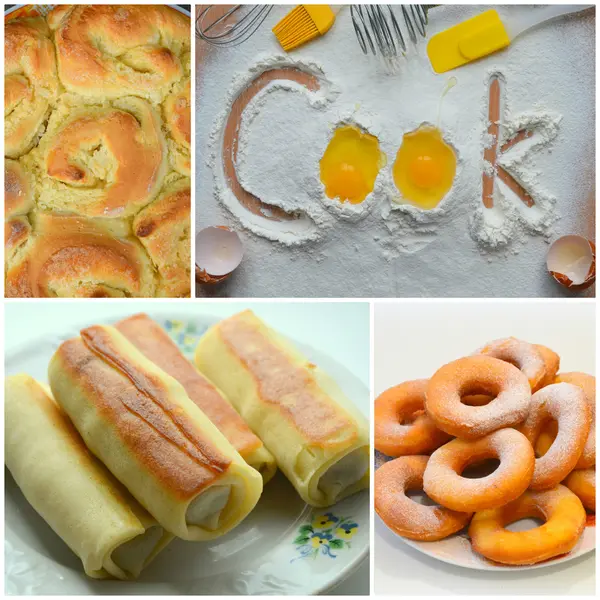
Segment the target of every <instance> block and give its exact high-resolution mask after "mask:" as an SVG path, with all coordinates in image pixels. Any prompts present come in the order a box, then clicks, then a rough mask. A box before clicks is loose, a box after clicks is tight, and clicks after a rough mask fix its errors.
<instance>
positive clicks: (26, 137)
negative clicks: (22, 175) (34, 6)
mask: <svg viewBox="0 0 600 600" xmlns="http://www.w3.org/2000/svg"><path fill="white" fill-rule="evenodd" d="M49 36H50V31H49V29H48V26H47V25H46V22H45V21H44V19H42V18H30V19H18V20H14V21H9V22H8V23H7V24H6V26H5V29H4V154H5V155H6V156H8V157H10V158H17V157H19V156H21V155H23V154H25V153H26V152H28V151H29V150H30V149H31V147H32V146H33V145H34V143H36V142H37V139H39V136H40V135H41V134H42V129H43V123H44V120H45V119H46V118H47V116H48V112H49V110H50V104H51V102H53V101H54V99H55V98H56V96H57V94H58V78H57V74H56V60H55V53H54V46H53V44H52V41H51V40H50V37H49Z"/></svg>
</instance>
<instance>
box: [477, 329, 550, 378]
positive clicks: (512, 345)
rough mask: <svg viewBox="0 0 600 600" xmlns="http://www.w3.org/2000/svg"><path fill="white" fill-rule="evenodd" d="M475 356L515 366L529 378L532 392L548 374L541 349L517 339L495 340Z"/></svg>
mask: <svg viewBox="0 0 600 600" xmlns="http://www.w3.org/2000/svg"><path fill="white" fill-rule="evenodd" d="M475 354H483V355H484V356H492V357H494V358H498V359H499V360H503V361H505V362H508V363H510V364H512V365H514V366H515V367H517V368H518V369H520V370H521V372H522V373H523V374H524V375H525V376H526V377H527V379H528V380H529V385H530V386H531V389H532V390H536V389H537V388H538V387H539V384H540V382H541V381H542V380H543V379H544V376H545V374H546V363H545V362H544V357H543V356H542V353H541V352H540V351H539V349H538V348H537V347H536V346H534V345H533V344H530V343H529V342H525V341H523V340H518V339H517V338H513V337H510V338H503V339H501V340H494V341H492V342H489V343H487V344H486V345H485V346H484V347H483V348H481V349H479V350H477V352H476V353H475Z"/></svg>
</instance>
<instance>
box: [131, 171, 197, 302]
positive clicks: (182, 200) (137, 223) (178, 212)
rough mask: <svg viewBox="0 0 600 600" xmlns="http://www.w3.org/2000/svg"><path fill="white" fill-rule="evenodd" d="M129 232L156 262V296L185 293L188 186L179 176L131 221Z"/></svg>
mask: <svg viewBox="0 0 600 600" xmlns="http://www.w3.org/2000/svg"><path fill="white" fill-rule="evenodd" d="M133 232H134V234H135V236H136V237H137V238H138V239H139V240H140V242H141V243H142V245H143V246H144V248H146V252H148V255H149V256H150V258H151V259H152V262H153V263H154V264H155V265H156V268H157V269H158V275H159V290H158V293H157V295H159V296H167V297H171V298H172V297H181V296H189V293H190V286H189V279H190V188H189V185H188V182H187V180H185V179H180V180H178V181H177V182H175V183H174V184H172V185H171V186H169V187H167V188H166V189H165V191H164V192H163V193H162V194H161V195H160V197H159V198H157V199H156V200H155V201H154V202H152V203H151V204H149V205H148V206H146V208H144V209H143V210H141V211H140V212H139V213H138V214H137V215H136V216H135V218H134V220H133Z"/></svg>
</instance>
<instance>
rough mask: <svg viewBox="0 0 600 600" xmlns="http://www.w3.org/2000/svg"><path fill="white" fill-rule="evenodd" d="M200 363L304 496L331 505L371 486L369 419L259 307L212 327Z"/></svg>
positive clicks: (198, 358) (313, 502) (201, 345)
mask: <svg viewBox="0 0 600 600" xmlns="http://www.w3.org/2000/svg"><path fill="white" fill-rule="evenodd" d="M196 366H197V367H198V368H199V369H200V371H201V372H202V373H203V374H204V375H206V376H207V377H208V378H209V379H210V380H211V381H212V382H213V383H214V384H215V385H216V386H217V387H218V388H219V389H221V390H222V391H223V393H224V394H225V395H226V397H227V398H228V399H229V401H230V402H231V403H232V404H233V406H234V407H235V408H236V409H237V411H238V412H239V413H240V415H241V416H242V418H243V419H244V421H246V423H248V425H250V427H251V428H252V429H253V431H254V432H255V433H256V434H257V435H258V436H259V437H260V438H261V439H262V441H263V442H264V444H265V446H266V447H267V448H268V449H269V451H270V452H271V453H272V454H273V456H274V457H275V460H276V462H277V466H278V467H279V468H280V469H281V470H282V471H283V472H284V473H285V475H286V476H287V478H288V479H289V480H290V482H291V483H292V484H293V486H294V487H295V488H296V490H297V491H298V493H299V494H300V496H301V497H302V499H303V500H304V501H305V502H307V503H308V504H311V505H313V506H329V505H331V504H334V503H335V502H337V501H338V500H341V499H342V498H344V497H346V496H349V495H350V494H353V493H355V492H357V491H359V490H362V489H365V488H367V487H368V486H369V429H368V424H367V422H366V419H365V418H364V417H363V416H362V415H361V414H360V413H359V412H358V410H357V409H356V408H355V407H354V406H353V405H352V403H351V402H350V401H349V400H348V399H347V398H346V396H345V395H344V394H343V392H342V391H341V390H340V389H339V387H338V386H337V385H336V384H335V382H334V381H333V380H332V379H331V378H330V377H329V376H328V375H326V374H325V373H324V372H323V371H321V369H319V368H318V367H317V366H316V365H314V364H312V363H310V362H309V361H308V360H307V359H306V358H305V357H304V356H302V355H301V354H300V353H299V352H298V351H297V350H296V349H295V348H293V347H292V346H291V345H290V344H289V343H288V342H287V341H286V340H284V339H283V338H282V337H281V336H279V335H278V334H277V333H276V332H275V331H273V330H272V329H270V328H269V327H267V325H265V324H264V323H263V322H262V321H261V320H260V319H259V318H258V317H256V316H255V315H254V313H252V312H251V311H249V310H247V311H244V312H242V313H239V314H237V315H235V316H233V317H230V318H228V319H225V320H223V321H221V322H220V323H218V324H216V325H215V326H213V327H212V328H211V329H209V330H208V332H207V333H206V334H205V335H204V336H203V337H202V338H201V339H200V342H199V344H198V347H197V349H196Z"/></svg>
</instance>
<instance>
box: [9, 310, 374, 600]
mask: <svg viewBox="0 0 600 600" xmlns="http://www.w3.org/2000/svg"><path fill="white" fill-rule="evenodd" d="M175 311H176V309H175V307H174V312H175ZM149 312H150V315H151V316H152V317H153V318H154V319H156V320H157V321H158V322H160V323H161V324H162V325H163V326H165V328H167V329H168V331H169V333H170V334H171V336H172V337H173V339H175V341H176V342H177V343H178V344H179V346H180V347H181V348H182V350H183V351H184V352H185V353H186V354H187V355H188V356H190V355H191V352H193V349H194V347H195V345H196V341H197V339H198V337H199V336H200V335H202V333H203V332H204V331H205V330H206V328H207V327H209V326H210V325H211V324H213V323H214V322H215V319H214V318H213V317H204V316H202V315H196V316H195V317H194V318H193V320H191V319H189V318H188V317H186V320H185V321H184V320H173V319H176V318H177V315H176V314H170V315H165V314H164V313H155V312H153V311H149ZM128 314H131V311H129V312H125V313H124V314H123V315H122V316H127V315H128ZM92 323H93V321H90V322H88V323H79V324H77V325H74V326H72V327H71V328H70V329H69V330H64V331H62V334H61V335H60V336H48V337H43V338H41V339H38V340H36V341H35V342H32V343H28V344H27V345H25V346H22V347H20V348H19V349H17V350H15V351H13V352H12V353H11V354H10V355H8V356H7V357H6V358H5V369H6V374H7V375H11V374H15V373H18V372H23V371H24V372H27V373H29V374H31V375H32V376H33V377H36V378H38V379H40V380H42V381H46V379H47V377H46V368H47V365H48V361H49V359H50V357H51V356H52V354H53V352H54V351H55V350H56V347H57V346H58V344H59V343H60V342H61V341H62V340H64V339H68V338H70V337H73V336H74V335H77V334H78V332H79V330H80V329H81V328H82V327H84V326H86V325H91V324H92ZM298 346H299V347H300V349H301V350H302V351H303V352H304V353H305V354H306V355H307V356H308V357H309V358H310V359H311V360H312V361H313V362H315V363H316V364H318V365H319V366H321V367H322V368H323V369H325V370H326V371H328V372H329V373H330V374H331V376H332V377H334V379H335V380H336V381H337V382H338V383H339V384H340V386H341V387H342V389H343V390H344V392H345V393H346V394H347V395H348V397H349V398H350V399H351V400H352V401H353V402H354V403H355V404H356V405H357V406H358V407H359V408H360V409H361V410H362V411H363V413H364V414H367V415H368V410H369V392H368V389H367V388H366V387H365V386H364V385H363V384H362V383H361V381H359V380H358V379H357V378H356V377H354V375H352V373H350V372H349V371H347V370H346V369H345V368H344V367H343V366H342V365H340V364H338V363H337V362H336V361H334V360H333V359H331V358H330V357H329V356H327V355H324V354H321V353H320V352H319V351H318V350H315V349H313V348H310V347H307V346H304V345H301V344H298ZM5 476H6V477H5V480H6V484H5V591H6V593H7V594H13V595H23V594H44V595H45V594H48V595H49V594H61V595H67V594H69V595H72V594H161V595H166V594H227V595H237V594H260V595H290V594H294V595H306V594H316V593H319V592H322V591H325V590H327V589H328V588H330V587H332V586H333V585H335V584H337V583H339V582H340V581H342V580H343V579H344V578H345V577H346V576H348V575H349V574H350V573H352V572H353V571H354V570H355V569H356V568H357V567H358V565H359V563H360V562H361V561H362V560H363V559H365V557H366V556H367V553H368V549H369V494H368V493H367V492H362V493H359V494H355V495H354V496H352V497H350V498H347V499H346V500H343V501H342V502H340V503H338V504H336V505H335V506H332V507H330V508H327V509H314V508H312V507H310V506H307V505H306V504H304V502H302V500H301V499H300V497H299V496H298V495H297V494H296V492H295V490H294V489H293V488H292V486H291V485H290V484H289V483H288V481H287V480H286V479H285V477H284V476H283V475H282V474H281V473H278V474H277V476H276V477H275V478H274V479H273V480H272V481H271V482H270V483H269V484H267V486H266V488H265V491H264V492H263V496H262V497H261V499H260V501H259V503H258V505H257V507H256V509H255V510H254V511H253V512H252V513H251V515H250V516H249V517H248V518H247V519H246V520H245V521H244V522H243V523H242V524H241V525H239V526H238V527H237V528H236V529H235V530H234V531H232V532H231V533H229V534H228V535H226V536H224V537H222V538H219V539H218V540H215V541H213V542H205V543H193V542H184V541H182V540H175V541H174V542H172V543H171V544H170V545H169V546H168V547H167V548H166V549H165V550H164V551H163V552H162V553H161V554H160V555H159V556H158V557H157V558H156V560H155V561H154V562H153V563H152V564H151V565H150V567H149V568H148V569H147V571H145V572H144V573H142V575H141V577H140V579H139V580H138V581H137V582H120V581H97V580H93V579H89V578H87V577H86V576H85V575H84V573H83V570H82V566H81V562H80V561H79V559H78V558H77V557H76V556H75V555H74V554H73V553H72V552H71V551H70V550H69V549H68V548H67V546H66V545H65V544H64V542H63V541H62V540H61V539H60V538H59V537H58V536H57V535H56V534H55V533H54V532H53V531H52V530H51V529H50V527H48V525H47V524H46V523H45V522H44V521H43V520H42V518H41V517H40V516H38V515H37V513H36V512H35V511H34V510H33V509H32V508H31V506H30V505H29V504H28V503H27V501H26V500H25V499H24V498H23V495H22V494H21V492H20V490H19V489H18V487H17V485H16V484H15V482H14V480H13V479H12V477H11V476H10V473H8V471H6V472H5ZM322 515H328V519H327V522H326V523H319V522H318V521H320V519H319V517H321V516H322ZM336 520H337V521H336ZM342 522H343V523H344V524H346V525H347V526H348V527H349V531H350V532H351V533H350V535H349V536H345V535H342V536H340V535H338V533H337V532H336V529H337V525H339V524H340V523H342ZM350 525H354V526H352V527H350ZM307 537H308V538H309V540H308V542H306V543H304V542H302V540H303V539H304V538H307ZM344 537H346V538H347V539H343V538H344ZM319 538H320V539H326V540H327V542H326V543H325V544H319V547H318V548H314V547H313V541H312V540H313V539H314V540H315V542H314V543H317V542H316V540H318V539H319ZM333 540H338V541H336V542H334V543H332V541H333Z"/></svg>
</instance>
